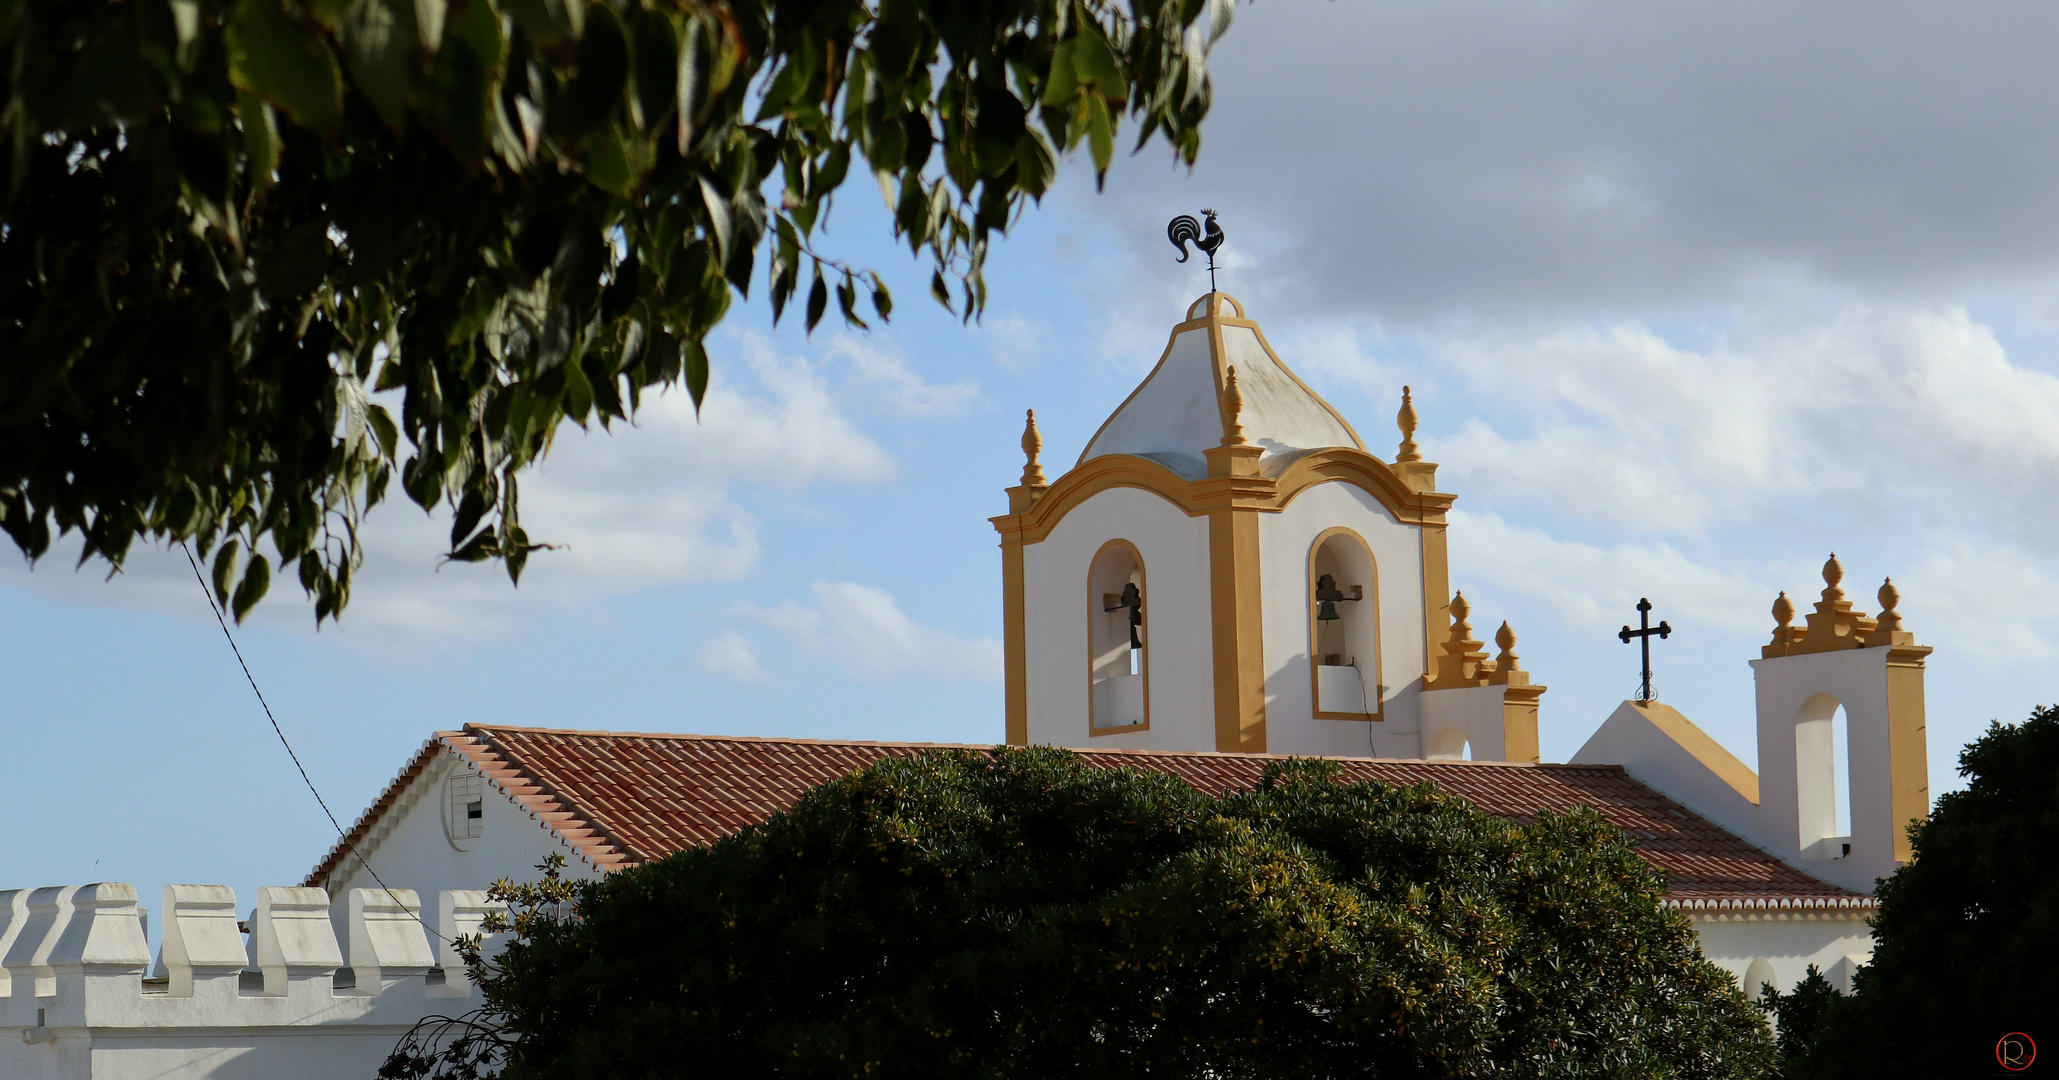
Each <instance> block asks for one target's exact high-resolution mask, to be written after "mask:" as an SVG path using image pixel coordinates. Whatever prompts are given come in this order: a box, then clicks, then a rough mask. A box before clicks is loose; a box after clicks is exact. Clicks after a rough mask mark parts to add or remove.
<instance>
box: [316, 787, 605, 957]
mask: <svg viewBox="0 0 2059 1080" xmlns="http://www.w3.org/2000/svg"><path fill="white" fill-rule="evenodd" d="M453 776H464V777H475V778H477V779H478V780H479V781H480V790H481V793H482V796H483V797H482V798H481V799H480V809H481V811H482V812H483V816H482V817H481V818H480V820H479V826H480V827H479V830H478V831H479V835H478V836H477V837H476V838H466V839H456V840H454V839H452V837H451V835H450V831H449V830H448V829H447V828H446V827H445V814H446V812H447V808H446V805H445V804H446V802H447V794H446V793H447V791H448V787H447V785H448V783H449V782H450V779H451V778H452V777H453ZM357 850H358V851H359V852H361V853H363V855H364V856H365V858H367V859H370V860H371V863H372V869H374V870H376V871H378V873H379V880H378V881H375V880H373V878H372V876H371V875H370V874H367V873H365V872H364V870H363V869H361V868H359V867H358V865H357V861H356V860H355V859H353V858H350V857H348V856H346V857H345V860H344V862H343V863H342V864H341V866H340V867H339V869H338V871H337V872H336V873H335V874H334V875H332V877H331V880H330V883H329V893H330V895H331V897H332V898H333V903H332V908H331V921H332V922H333V923H334V925H335V928H336V933H337V934H338V935H339V936H342V935H345V934H347V933H348V929H347V927H348V911H347V904H348V896H349V893H350V890H352V889H357V888H376V887H378V885H379V882H380V881H383V882H385V883H386V884H387V885H391V886H394V887H395V888H402V887H405V888H409V889H413V890H415V891H416V892H417V893H419V894H421V895H423V896H435V895H437V894H438V893H440V892H443V891H444V890H446V889H484V888H486V887H487V886H489V885H492V884H493V883H494V882H495V881H498V880H499V879H501V878H509V879H512V880H514V881H534V880H536V879H537V878H539V877H541V876H542V875H541V874H540V873H538V871H537V870H536V864H537V863H539V862H542V861H543V859H544V857H545V856H547V855H549V854H551V853H553V852H557V853H560V854H563V855H564V856H565V869H564V870H563V871H562V873H563V876H565V877H568V878H580V879H591V878H599V877H602V876H604V875H603V874H602V873H601V872H600V870H599V869H598V868H596V867H595V866H594V865H593V864H592V863H591V862H588V861H587V860H586V859H585V858H584V857H583V856H581V855H580V854H579V852H578V851H577V850H575V849H574V848H572V847H571V846H570V845H568V844H566V843H565V842H564V841H563V840H562V839H560V838H559V837H558V836H557V835H556V834H555V833H553V832H551V831H550V829H549V827H548V826H547V825H546V824H545V823H544V822H542V821H540V820H538V819H537V818H536V817H535V816H534V815H532V814H531V813H530V812H529V811H528V810H527V809H525V808H524V807H523V806H522V804H521V803H520V802H519V801H517V800H515V799H513V798H511V797H509V796H508V795H507V794H506V792H505V791H504V790H503V789H501V788H500V787H499V786H498V785H497V784H496V782H495V781H494V780H493V779H492V778H490V777H486V776H483V775H481V774H480V772H479V771H478V770H477V769H476V768H474V767H473V765H472V763H471V762H470V761H469V760H468V759H467V758H466V757H465V756H464V755H463V754H460V753H458V752H457V751H456V750H453V749H451V748H449V747H448V746H445V747H444V748H443V749H442V751H441V752H439V753H437V754H436V755H434V756H433V757H431V758H430V760H429V763H428V764H427V765H426V766H424V767H423V771H422V775H421V776H418V777H416V778H415V780H414V782H413V783H410V784H408V785H407V787H406V790H404V791H403V792H402V793H401V795H400V797H399V799H398V800H397V801H396V805H395V806H394V807H393V808H392V809H391V810H389V811H388V812H387V813H386V814H384V815H383V816H382V817H381V818H380V821H379V824H378V826H377V828H376V829H374V831H373V832H372V833H371V834H370V835H369V836H367V837H365V838H364V839H363V840H362V841H360V842H359V843H358V845H357Z"/></svg>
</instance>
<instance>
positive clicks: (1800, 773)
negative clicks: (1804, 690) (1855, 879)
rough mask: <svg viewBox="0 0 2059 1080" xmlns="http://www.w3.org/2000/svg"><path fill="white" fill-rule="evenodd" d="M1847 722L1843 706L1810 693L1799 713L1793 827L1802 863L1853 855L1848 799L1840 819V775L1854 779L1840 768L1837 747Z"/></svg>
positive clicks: (1795, 727)
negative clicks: (1842, 727) (1840, 729)
mask: <svg viewBox="0 0 2059 1080" xmlns="http://www.w3.org/2000/svg"><path fill="white" fill-rule="evenodd" d="M1844 720H1845V713H1844V703H1843V702H1840V701H1839V700H1838V699H1837V698H1836V697H1835V696H1833V695H1831V694H1827V693H1818V694H1815V695H1812V696H1811V697H1810V698H1809V699H1808V700H1806V701H1804V702H1802V707H1801V708H1800V709H1799V710H1798V711H1797V712H1796V714H1795V723H1794V763H1795V824H1796V825H1797V826H1798V828H1799V833H1800V835H1798V836H1797V837H1796V842H1797V843H1798V844H1799V845H1800V846H1801V853H1802V858H1804V859H1841V858H1844V857H1845V856H1847V855H1850V854H1851V851H1852V837H1851V809H1850V806H1849V796H1847V797H1846V799H1845V800H1843V801H1845V802H1846V803H1847V805H1846V807H1845V809H1844V814H1843V817H1844V818H1845V820H1844V821H1842V822H1841V821H1839V820H1838V819H1839V816H1840V815H1839V813H1838V811H1839V806H1838V803H1839V802H1840V801H1841V800H1840V798H1839V790H1838V789H1839V784H1838V777H1839V774H1840V773H1843V774H1844V775H1846V776H1849V775H1850V766H1849V762H1845V763H1843V764H1845V766H1846V767H1845V768H1843V769H1840V768H1839V765H1840V762H1839V761H1838V760H1837V746H1838V744H1839V743H1841V742H1848V738H1840V737H1839V736H1840V735H1847V736H1848V732H1840V731H1839V730H1838V728H1839V726H1840V725H1841V724H1843V722H1844ZM1846 753H1847V755H1849V753H1850V751H1849V750H1847V751H1846Z"/></svg>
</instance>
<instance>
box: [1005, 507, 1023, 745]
mask: <svg viewBox="0 0 2059 1080" xmlns="http://www.w3.org/2000/svg"><path fill="white" fill-rule="evenodd" d="M1022 554H1023V552H1022V543H1021V542H1020V541H1015V542H1009V541H1005V540H1004V541H1002V542H1001V655H1002V657H1003V663H1004V664H1005V665H1006V698H1007V712H1006V714H1005V715H1006V717H1007V720H1006V732H1007V739H1008V745H1010V746H1028V745H1029V626H1028V620H1027V617H1026V615H1025V613H1024V610H1023V580H1022V575H1023V571H1022Z"/></svg>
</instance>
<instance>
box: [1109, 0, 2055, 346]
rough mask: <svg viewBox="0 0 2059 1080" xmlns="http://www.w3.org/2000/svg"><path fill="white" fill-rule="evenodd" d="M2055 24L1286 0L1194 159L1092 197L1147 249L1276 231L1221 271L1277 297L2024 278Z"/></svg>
mask: <svg viewBox="0 0 2059 1080" xmlns="http://www.w3.org/2000/svg"><path fill="white" fill-rule="evenodd" d="M2055 32H2059V9H2055V8H2054V7H2052V6H2051V5H2049V4H2043V3H2036V2H2033V0H1995V2H1992V3H1983V4H1978V5H1966V4H1958V5H1938V4H1935V3H1926V2H1922V0H1803V2H1800V3H1796V2H1794V0H1739V2H1735V3H1725V4H1648V3H1639V2H1637V0H1568V2H1561V3H1531V4H1509V3H1491V2H1480V0H1459V2H1451V3H1421V2H1413V0H1386V2H1374V3H1365V4H1337V3H1333V2H1330V0H1280V2H1279V3H1266V4H1260V5H1257V6H1254V7H1251V8H1249V9H1247V10H1241V11H1240V12H1239V13H1238V16H1237V22H1236V25H1235V27H1234V28H1233V29H1232V30H1231V31H1230V33H1229V34H1228V35H1227V36H1226V37H1225V38H1224V40H1223V43H1222V44H1221V46H1220V47H1219V48H1218V49H1217V50H1216V52H1215V54H1214V56H1213V57H1212V60H1211V65H1210V67H1211V74H1212V76H1213V78H1214V82H1215V97H1214V104H1213V106H1212V108H1211V111H1210V114H1209V118H1208V125H1207V127H1208V138H1207V141H1206V146H1205V147H1204V149H1203V151H1202V154H1201V157H1200V162H1199V165H1198V167H1197V168H1196V169H1195V170H1194V171H1193V173H1192V174H1191V175H1189V174H1187V173H1186V172H1185V170H1178V169H1167V168H1165V167H1164V157H1163V156H1161V155H1162V153H1163V151H1162V150H1160V149H1157V148H1154V149H1153V150H1152V151H1149V152H1147V153H1145V154H1143V155H1140V156H1139V157H1138V158H1136V159H1124V160H1122V161H1119V162H1118V164H1117V166H1116V169H1115V174H1114V175H1113V176H1111V178H1110V180H1109V183H1108V192H1109V194H1108V195H1107V196H1105V197H1104V198H1102V199H1099V200H1096V204H1095V208H1094V209H1091V210H1090V211H1089V213H1091V214H1092V215H1093V216H1094V217H1095V219H1096V220H1095V224H1094V226H1093V228H1094V229H1095V231H1096V233H1097V235H1101V236H1105V237H1109V238H1115V239H1117V241H1118V242H1123V241H1122V239H1121V238H1124V237H1127V238H1128V239H1127V244H1128V245H1129V246H1130V247H1131V248H1132V249H1133V250H1135V251H1138V252H1149V254H1150V257H1151V259H1152V260H1154V262H1155V260H1157V259H1159V258H1161V257H1163V258H1165V259H1167V260H1168V261H1169V260H1170V257H1171V255H1170V250H1169V248H1167V247H1166V246H1165V243H1164V240H1163V239H1162V237H1161V236H1160V235H1159V234H1158V233H1157V231H1156V230H1155V229H1152V228H1149V227H1139V226H1140V224H1146V223H1148V224H1156V223H1158V222H1162V221H1164V220H1165V219H1166V217H1167V215H1168V214H1169V213H1171V212H1172V211H1173V209H1174V208H1179V209H1183V210H1185V212H1189V213H1191V212H1192V210H1191V209H1190V208H1191V207H1193V206H1196V205H1198V204H1200V203H1204V202H1205V203H1206V204H1208V205H1212V206H1215V207H1216V208H1217V209H1219V210H1221V211H1222V214H1223V219H1222V220H1223V225H1224V227H1225V229H1226V230H1227V231H1228V233H1229V237H1230V243H1229V246H1228V247H1227V248H1226V249H1225V250H1226V252H1229V253H1244V252H1262V253H1263V254H1264V255H1265V256H1266V257H1265V259H1264V262H1265V265H1266V267H1267V270H1266V271H1264V272H1254V273H1238V272H1235V271H1233V272H1231V273H1230V274H1229V275H1228V276H1227V277H1226V278H1225V283H1226V287H1227V288H1229V290H1230V291H1231V292H1234V293H1238V294H1239V295H1242V296H1245V298H1246V299H1266V300H1268V301H1269V302H1268V304H1267V308H1268V309H1269V310H1284V309H1286V308H1289V307H1292V308H1296V309H1299V310H1302V311H1307V312H1323V313H1328V314H1336V313H1340V312H1343V313H1352V314H1366V313H1380V314H1384V315H1388V316H1395V315H1405V316H1408V317H1411V318H1413V317H1419V316H1428V317H1434V316H1439V315H1443V314H1449V313H1452V312H1481V311H1502V312H1506V311H1512V310H1533V311H1534V310H1554V309H1557V310H1564V309H1567V308H1579V309H1585V310H1618V311H1620V310H1625V309H1635V308H1650V307H1672V306H1676V305H1679V304H1682V303H1702V302H1710V301H1714V302H1719V303H1725V302H1729V301H1731V300H1734V299H1737V298H1738V297H1739V296H1740V295H1741V290H1745V289H1749V288H1751V287H1752V285H1753V283H1754V282H1758V281H1763V280H1764V279H1765V278H1766V277H1767V276H1768V275H1775V276H1778V275H1794V276H1797V277H1799V278H1802V279H1806V280H1814V281H1829V282H1835V283H1838V284H1839V285H1841V286H1844V287H1852V288H1862V289H1867V290H1882V291H1886V292H1895V293H1901V292H1908V291H1911V290H1913V291H1915V292H1917V293H1919V294H1922V295H1928V296H1936V295H1940V294H1945V293H1956V292H1958V291H1960V290H1962V289H1964V288H1966V287H1967V286H1968V285H1969V284H1972V285H1973V287H1975V288H1997V287H2013V286H2015V285H2021V284H2025V283H2037V282H2042V281H2045V280H2048V279H2050V278H2051V277H2052V276H2054V275H2055V274H2059V257H2055V253H2059V188H2055V187H2054V186H2053V185H2051V184H2050V183H2049V182H2047V180H2046V178H2047V177H2049V176H2050V175H2051V174H2052V173H2053V172H2054V170H2055V167H2059V128H2055V127H2054V126H2053V125H2051V124H2049V123H2047V122H2046V118H2047V117H2049V116H2050V115H2051V114H2052V112H2053V110H2054V109H2055V107H2059V67H2055V65H2053V64H2052V63H2051V62H2050V57H2049V56H2048V54H2047V53H2048V50H2045V49H2042V48H2039V47H2038V45H2039V43H2043V42H2047V41H2050V40H2051V39H2052V37H2053V36H2054V34H2055ZM1254 241H1257V243H1258V246H1254ZM1153 276H1158V275H1153ZM1196 291H1198V290H1196ZM1123 299H1124V300H1127V299H1129V296H1128V295H1126V296H1125V297H1124V298H1123Z"/></svg>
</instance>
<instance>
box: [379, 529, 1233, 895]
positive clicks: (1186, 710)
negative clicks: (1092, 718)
mask: <svg viewBox="0 0 2059 1080" xmlns="http://www.w3.org/2000/svg"><path fill="white" fill-rule="evenodd" d="M1110 540H1127V541H1129V542H1130V543H1131V544H1132V545H1134V546H1135V547H1136V549H1137V553H1138V554H1139V555H1140V556H1142V558H1143V560H1144V664H1145V671H1146V673H1147V676H1148V681H1149V684H1150V694H1149V697H1150V703H1149V704H1150V720H1151V723H1150V727H1149V729H1147V730H1144V731H1133V732H1124V733H1119V734H1113V735H1092V734H1089V730H1088V692H1089V691H1088V686H1089V683H1088V670H1087V663H1088V642H1087V630H1088V624H1087V617H1088V603H1089V597H1088V592H1089V590H1088V587H1087V574H1088V571H1089V569H1090V568H1091V567H1092V565H1093V561H1094V553H1095V552H1097V551H1100V550H1101V546H1102V545H1103V544H1106V543H1107V542H1108V541H1110ZM1022 576H1023V623H1024V626H1023V630H1024V635H1023V636H1024V652H1025V654H1026V655H1025V664H1024V667H1025V673H1026V675H1027V682H1028V687H1027V694H1028V700H1027V705H1028V713H1029V717H1028V718H1029V741H1030V742H1031V743H1036V744H1048V745H1053V746H1071V747H1095V748H1128V749H1152V750H1213V749H1215V674H1214V670H1215V649H1214V635H1213V632H1212V628H1211V626H1210V622H1209V608H1208V605H1209V582H1208V519H1207V518H1201V517H1188V516H1187V514H1186V512H1185V511H1183V510H1181V509H1180V508H1179V507H1177V506H1174V505H1173V504H1171V503H1169V502H1167V501H1165V500H1164V499H1163V498H1161V497H1159V496H1157V495H1155V494H1152V493H1151V492H1148V491H1144V490H1142V489H1140V488H1111V489H1109V490H1107V491H1103V492H1101V493H1099V494H1097V495H1095V496H1093V497H1092V498H1089V499H1088V500H1087V501H1085V502H1083V503H1081V504H1080V505H1078V506H1076V507H1074V508H1073V509H1072V511H1071V512H1070V513H1068V514H1067V515H1066V516H1065V518H1064V520H1062V521H1060V522H1059V523H1058V526H1057V527H1056V528H1054V529H1052V530H1051V532H1050V534H1049V535H1048V536H1046V537H1045V538H1044V539H1043V540H1042V541H1041V542H1039V543H1035V544H1029V545H1025V546H1024V548H1023V558H1022ZM446 846H447V845H446ZM382 872H383V871H382Z"/></svg>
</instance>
